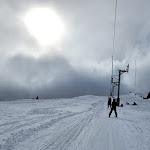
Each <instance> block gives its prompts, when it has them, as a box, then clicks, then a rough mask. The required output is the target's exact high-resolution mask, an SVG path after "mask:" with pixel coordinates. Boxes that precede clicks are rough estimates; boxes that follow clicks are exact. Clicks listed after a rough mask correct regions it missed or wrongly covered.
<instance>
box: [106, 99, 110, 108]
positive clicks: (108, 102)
mask: <svg viewBox="0 0 150 150" xmlns="http://www.w3.org/2000/svg"><path fill="white" fill-rule="evenodd" d="M107 105H108V108H109V107H110V108H111V98H110V97H108V103H107Z"/></svg>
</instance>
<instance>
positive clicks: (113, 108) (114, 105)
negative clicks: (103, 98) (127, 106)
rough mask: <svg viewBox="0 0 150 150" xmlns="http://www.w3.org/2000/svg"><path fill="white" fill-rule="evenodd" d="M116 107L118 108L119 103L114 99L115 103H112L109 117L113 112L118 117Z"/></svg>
mask: <svg viewBox="0 0 150 150" xmlns="http://www.w3.org/2000/svg"><path fill="white" fill-rule="evenodd" d="M116 106H117V102H116V101H115V99H113V102H112V105H111V110H110V113H109V117H110V116H111V113H112V111H113V110H114V112H115V115H116V117H117V111H116Z"/></svg>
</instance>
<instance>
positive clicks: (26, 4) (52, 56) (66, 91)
mask: <svg viewBox="0 0 150 150" xmlns="http://www.w3.org/2000/svg"><path fill="white" fill-rule="evenodd" d="M115 2H116V1H115V0H111V1H110V0H0V53H1V55H0V68H1V69H0V97H1V99H7V98H32V97H35V96H37V95H38V96H39V97H40V98H56V97H57V98H58V97H73V96H79V95H87V94H88V95H109V92H110V77H111V56H112V49H113V32H114V30H113V29H114V15H115V13H114V10H115ZM149 6H150V1H149V0H125V1H124V0H118V7H117V22H116V37H115V50H114V72H115V74H118V69H126V66H127V64H130V69H129V73H128V74H127V73H125V74H123V75H122V76H121V93H122V94H125V93H129V92H130V91H133V92H135V91H137V92H139V93H144V94H147V93H148V91H150V69H149V68H150V62H149V61H150V9H149ZM33 8H49V9H51V10H53V11H54V12H55V13H56V15H57V16H58V17H59V18H60V19H61V21H62V22H63V25H64V34H63V36H62V37H61V39H59V40H58V41H56V42H54V43H52V44H50V45H46V46H43V45H41V44H40V43H39V41H38V40H36V38H35V37H34V36H32V34H30V33H29V31H28V29H27V27H26V25H25V23H24V18H25V15H26V14H27V13H28V12H29V11H30V10H31V9H33ZM135 60H136V70H137V72H136V86H135ZM135 87H136V88H135Z"/></svg>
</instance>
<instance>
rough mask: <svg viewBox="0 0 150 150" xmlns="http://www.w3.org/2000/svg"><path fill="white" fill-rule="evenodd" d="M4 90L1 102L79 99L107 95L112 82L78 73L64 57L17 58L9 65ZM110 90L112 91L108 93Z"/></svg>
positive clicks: (11, 60)
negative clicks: (35, 99) (21, 99)
mask: <svg viewBox="0 0 150 150" xmlns="http://www.w3.org/2000/svg"><path fill="white" fill-rule="evenodd" d="M1 78H5V79H6V78H7V81H4V85H2V84H1V86H0V95H1V99H2V98H5V99H10V98H32V97H35V96H37V95H38V96H39V97H40V98H60V97H74V96H79V95H90V94H93V95H107V94H108V92H107V91H109V82H108V78H107V77H106V78H94V75H93V76H91V75H89V74H88V73H86V72H82V71H77V70H75V69H73V67H72V66H71V65H70V64H69V63H68V61H67V60H66V59H65V58H64V57H63V56H60V55H51V56H46V57H43V58H40V59H35V58H33V57H29V56H22V55H17V56H14V57H11V58H10V59H9V60H8V62H7V75H6V76H5V77H1ZM106 89H108V90H106Z"/></svg>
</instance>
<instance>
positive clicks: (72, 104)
mask: <svg viewBox="0 0 150 150" xmlns="http://www.w3.org/2000/svg"><path fill="white" fill-rule="evenodd" d="M126 101H128V102H129V103H131V104H132V103H133V102H134V101H135V102H136V103H137V104H138V105H137V106H133V105H126ZM121 103H123V104H124V107H117V112H118V118H116V117H115V114H114V112H113V113H112V115H111V117H110V118H109V117H108V113H109V111H110V110H109V109H108V108H107V97H99V96H81V97H76V98H72V99H50V100H29V99H26V100H16V101H0V150H150V100H143V99H142V98H141V97H139V96H138V95H134V94H129V95H124V96H121Z"/></svg>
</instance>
